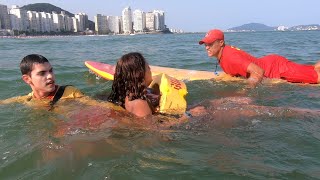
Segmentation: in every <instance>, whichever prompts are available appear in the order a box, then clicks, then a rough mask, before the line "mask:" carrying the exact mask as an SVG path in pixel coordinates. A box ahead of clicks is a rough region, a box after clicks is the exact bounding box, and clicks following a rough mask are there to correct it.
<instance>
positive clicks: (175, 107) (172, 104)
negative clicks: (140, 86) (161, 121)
mask: <svg viewBox="0 0 320 180" xmlns="http://www.w3.org/2000/svg"><path fill="white" fill-rule="evenodd" d="M152 78H153V81H152V82H151V84H150V85H149V88H159V90H160V93H161V97H160V102H159V112H160V113H165V114H183V113H184V112H185V111H186V109H187V101H186V95H187V94H188V91H187V86H186V84H185V83H184V82H182V81H179V80H177V79H175V78H173V77H171V76H168V75H167V74H163V73H161V74H158V75H156V76H153V77H152Z"/></svg>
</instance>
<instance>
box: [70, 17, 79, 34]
mask: <svg viewBox="0 0 320 180" xmlns="http://www.w3.org/2000/svg"><path fill="white" fill-rule="evenodd" d="M71 19H72V29H71V31H72V32H78V29H79V21H78V19H77V18H75V17H71Z"/></svg>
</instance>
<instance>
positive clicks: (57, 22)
mask: <svg viewBox="0 0 320 180" xmlns="http://www.w3.org/2000/svg"><path fill="white" fill-rule="evenodd" d="M60 16H61V15H60V14H58V13H56V12H55V11H52V21H53V29H52V31H54V32H60V31H61V28H60V27H61V24H62V22H61V19H62V18H61V17H60Z"/></svg>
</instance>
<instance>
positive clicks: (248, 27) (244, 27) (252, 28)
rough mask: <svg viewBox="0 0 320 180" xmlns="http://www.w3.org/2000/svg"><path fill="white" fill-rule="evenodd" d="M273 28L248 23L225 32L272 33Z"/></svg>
mask: <svg viewBox="0 0 320 180" xmlns="http://www.w3.org/2000/svg"><path fill="white" fill-rule="evenodd" d="M275 29H276V28H275V27H270V26H267V25H264V24H260V23H249V24H244V25H242V26H237V27H233V28H230V29H228V30H227V31H273V30H275Z"/></svg>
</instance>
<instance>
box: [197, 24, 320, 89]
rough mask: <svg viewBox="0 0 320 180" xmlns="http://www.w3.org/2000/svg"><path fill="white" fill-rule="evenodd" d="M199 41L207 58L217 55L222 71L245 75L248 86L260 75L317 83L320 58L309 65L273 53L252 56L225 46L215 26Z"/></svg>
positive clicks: (252, 85) (319, 81)
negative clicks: (259, 56) (258, 56)
mask: <svg viewBox="0 0 320 180" xmlns="http://www.w3.org/2000/svg"><path fill="white" fill-rule="evenodd" d="M199 44H200V45H202V44H204V45H205V48H206V51H207V53H208V56H209V57H216V58H217V60H218V63H219V64H220V66H221V68H222V69H223V71H224V72H225V73H227V74H230V75H231V76H242V77H245V78H247V79H248V83H249V85H250V86H251V87H255V86H256V85H257V84H258V83H259V82H261V80H262V79H263V77H267V78H277V79H284V80H286V81H288V82H293V83H310V84H317V83H320V61H319V62H318V63H316V64H315V65H314V66H312V65H303V64H297V63H294V62H292V61H289V60H288V59H286V58H285V57H282V56H279V55H275V54H272V55H267V56H264V57H261V58H256V57H254V56H252V55H250V54H248V53H247V52H245V51H242V50H241V49H239V48H237V47H234V46H229V45H225V41H224V34H223V32H222V31H220V30H218V29H213V30H210V31H209V32H208V33H207V34H206V36H205V37H204V38H203V39H202V40H200V41H199Z"/></svg>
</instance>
